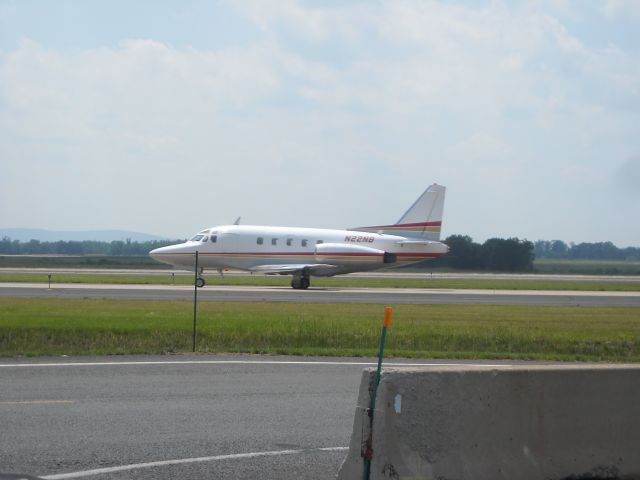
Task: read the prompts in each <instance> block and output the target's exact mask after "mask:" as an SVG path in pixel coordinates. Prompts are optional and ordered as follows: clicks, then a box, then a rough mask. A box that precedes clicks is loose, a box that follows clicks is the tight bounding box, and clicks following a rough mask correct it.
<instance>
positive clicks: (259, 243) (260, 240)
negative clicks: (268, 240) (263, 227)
mask: <svg viewBox="0 0 640 480" xmlns="http://www.w3.org/2000/svg"><path fill="white" fill-rule="evenodd" d="M263 242H264V239H263V238H262V237H258V245H262V243H263Z"/></svg>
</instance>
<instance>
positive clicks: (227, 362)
mask: <svg viewBox="0 0 640 480" xmlns="http://www.w3.org/2000/svg"><path fill="white" fill-rule="evenodd" d="M124 365H321V366H331V365H353V366H358V365H363V366H375V365H377V363H376V362H329V361H318V362H313V361H287V360H282V361H277V360H175V361H173V360H168V361H143V362H129V361H127V362H60V363H0V368H22V367H101V366H124ZM384 365H385V366H387V367H452V366H456V367H457V366H460V365H464V366H465V367H511V366H513V365H509V364H504V363H500V364H467V363H465V364H461V363H394V362H384Z"/></svg>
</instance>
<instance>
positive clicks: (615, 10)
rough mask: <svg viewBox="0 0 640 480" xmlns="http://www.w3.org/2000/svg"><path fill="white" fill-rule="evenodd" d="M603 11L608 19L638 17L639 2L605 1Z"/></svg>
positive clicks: (625, 0)
mask: <svg viewBox="0 0 640 480" xmlns="http://www.w3.org/2000/svg"><path fill="white" fill-rule="evenodd" d="M603 11H604V13H605V15H607V16H608V17H617V16H621V15H633V16H640V2H638V1H637V0H605V1H604V6H603Z"/></svg>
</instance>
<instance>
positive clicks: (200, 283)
mask: <svg viewBox="0 0 640 480" xmlns="http://www.w3.org/2000/svg"><path fill="white" fill-rule="evenodd" d="M205 283H207V282H205V281H204V278H202V277H198V279H197V280H196V287H198V288H202V287H204V285H205Z"/></svg>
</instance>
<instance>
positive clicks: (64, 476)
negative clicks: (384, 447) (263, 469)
mask: <svg viewBox="0 0 640 480" xmlns="http://www.w3.org/2000/svg"><path fill="white" fill-rule="evenodd" d="M348 449H349V447H321V448H304V449H296V450H272V451H266V452H249V453H233V454H229V455H213V456H209V457H194V458H179V459H175V460H160V461H157V462H145V463H132V464H130V465H120V466H117V467H105V468H96V469H93V470H83V471H79V472H70V473H59V474H54V475H44V476H42V477H40V478H42V479H44V480H68V479H72V478H82V477H89V476H92V475H101V474H105V473H116V472H125V471H129V470H138V469H143V468H154V467H165V466H170V465H184V464H188V463H203V462H215V461H221V460H242V459H247V458H259V457H276V456H283V455H301V454H305V453H319V452H343V451H346V450H348Z"/></svg>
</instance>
